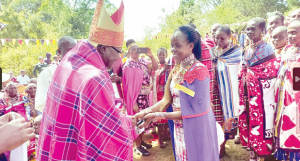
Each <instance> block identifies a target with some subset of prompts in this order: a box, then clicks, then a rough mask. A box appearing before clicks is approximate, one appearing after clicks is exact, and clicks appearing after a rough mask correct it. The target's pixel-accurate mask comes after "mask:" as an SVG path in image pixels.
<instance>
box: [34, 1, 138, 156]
mask: <svg viewBox="0 0 300 161" xmlns="http://www.w3.org/2000/svg"><path fill="white" fill-rule="evenodd" d="M104 6H105V5H104V0H99V1H98V3H97V6H96V8H95V13H94V18H93V21H92V25H91V30H90V34H89V38H88V41H80V42H79V43H78V44H77V45H76V46H75V47H74V48H73V49H71V50H70V51H69V52H68V53H67V54H66V55H65V57H64V58H63V59H62V60H61V62H60V64H59V66H58V67H57V69H56V71H55V72H54V75H53V77H52V80H51V82H50V87H49V90H48V94H47V101H46V105H45V109H44V112H43V118H42V124H41V130H40V138H39V143H38V147H37V160H133V140H134V139H135V136H134V129H133V128H132V126H135V125H136V119H134V118H132V117H130V116H125V115H123V114H121V113H120V111H119V109H117V108H115V104H116V102H115V101H116V98H115V95H114V92H113V86H112V83H111V80H110V76H109V74H108V70H110V69H111V68H112V65H113V63H114V61H115V60H117V59H119V58H120V53H121V50H122V46H123V42H124V16H123V13H124V5H123V2H122V3H121V6H120V8H119V9H118V10H117V11H116V12H115V13H114V14H113V15H112V16H109V15H108V13H107V12H106V9H105V7H104Z"/></svg>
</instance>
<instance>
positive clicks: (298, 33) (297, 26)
mask: <svg viewBox="0 0 300 161" xmlns="http://www.w3.org/2000/svg"><path fill="white" fill-rule="evenodd" d="M287 32H288V38H289V42H290V44H292V45H294V46H297V47H300V21H298V20H295V21H292V22H291V23H290V25H289V26H288V28H287Z"/></svg>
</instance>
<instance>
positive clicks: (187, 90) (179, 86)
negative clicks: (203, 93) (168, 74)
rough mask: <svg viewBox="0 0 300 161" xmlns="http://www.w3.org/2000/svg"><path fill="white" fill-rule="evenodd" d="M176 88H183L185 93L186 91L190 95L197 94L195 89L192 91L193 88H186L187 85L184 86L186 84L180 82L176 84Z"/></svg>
mask: <svg viewBox="0 0 300 161" xmlns="http://www.w3.org/2000/svg"><path fill="white" fill-rule="evenodd" d="M174 88H176V89H178V90H181V91H182V92H184V93H186V94H188V95H190V96H192V97H194V96H195V92H194V91H192V90H190V89H188V88H186V87H184V86H182V85H180V84H178V83H176V84H175V87H174Z"/></svg>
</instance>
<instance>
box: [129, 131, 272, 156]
mask: <svg viewBox="0 0 300 161" xmlns="http://www.w3.org/2000/svg"><path fill="white" fill-rule="evenodd" d="M144 138H145V139H144V140H150V139H152V137H151V136H150V135H145V137H144ZM166 143H168V146H167V147H166V148H165V149H161V148H160V147H159V146H158V142H157V141H153V142H152V143H151V144H152V146H153V147H152V148H151V149H148V150H149V152H150V153H151V154H150V156H147V157H142V156H140V155H137V154H134V159H133V160H134V161H175V159H174V156H173V149H172V142H171V141H166ZM220 161H249V153H248V151H247V150H246V149H243V148H242V146H241V144H238V145H236V144H234V140H228V141H227V142H226V155H225V157H223V158H222V159H220ZM265 161H276V160H275V159H274V158H269V159H266V160H265Z"/></svg>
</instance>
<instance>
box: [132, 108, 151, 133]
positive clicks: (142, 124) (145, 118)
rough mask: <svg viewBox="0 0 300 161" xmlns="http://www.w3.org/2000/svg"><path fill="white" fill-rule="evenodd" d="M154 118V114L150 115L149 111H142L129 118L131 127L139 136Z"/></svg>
mask: <svg viewBox="0 0 300 161" xmlns="http://www.w3.org/2000/svg"><path fill="white" fill-rule="evenodd" d="M154 118H155V114H154V113H152V110H151V109H149V108H148V109H144V110H142V111H141V112H139V113H137V114H135V115H134V116H131V122H132V127H134V128H135V129H136V132H137V133H138V134H141V133H142V132H143V131H144V129H145V128H146V127H147V126H148V125H149V124H150V123H151V121H152V120H153V119H154Z"/></svg>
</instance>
